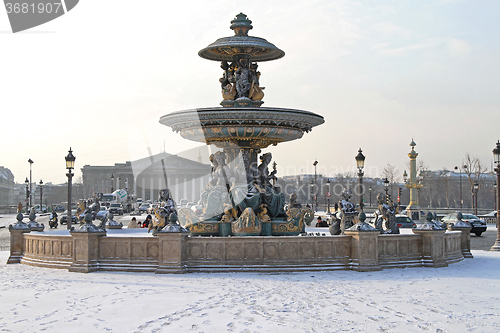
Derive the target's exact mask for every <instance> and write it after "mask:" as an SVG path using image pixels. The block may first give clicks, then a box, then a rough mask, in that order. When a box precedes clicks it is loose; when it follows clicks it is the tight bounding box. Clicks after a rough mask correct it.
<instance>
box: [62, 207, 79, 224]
mask: <svg viewBox="0 0 500 333" xmlns="http://www.w3.org/2000/svg"><path fill="white" fill-rule="evenodd" d="M74 214H75V211H74V210H72V211H71V215H73V216H72V218H71V223H76V215H74ZM59 223H61V224H68V210H65V211H64V213H62V214H61V216H60V218H59Z"/></svg>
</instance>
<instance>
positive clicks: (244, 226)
mask: <svg viewBox="0 0 500 333" xmlns="http://www.w3.org/2000/svg"><path fill="white" fill-rule="evenodd" d="M261 230H262V224H260V222H259V220H258V218H257V215H255V212H254V211H253V209H252V208H250V207H248V208H246V209H245V210H244V211H243V213H241V215H240V217H239V218H238V220H236V221H235V222H233V223H231V232H232V233H233V235H234V234H250V235H260V232H261Z"/></svg>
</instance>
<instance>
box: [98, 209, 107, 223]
mask: <svg viewBox="0 0 500 333" xmlns="http://www.w3.org/2000/svg"><path fill="white" fill-rule="evenodd" d="M106 216H108V208H107V207H106V206H101V208H100V209H99V211H98V212H97V214H95V218H96V219H99V220H101V221H102V220H104V218H105V217H106Z"/></svg>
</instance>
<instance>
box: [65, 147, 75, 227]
mask: <svg viewBox="0 0 500 333" xmlns="http://www.w3.org/2000/svg"><path fill="white" fill-rule="evenodd" d="M64 159H65V160H66V169H68V173H67V174H66V176H67V177H68V215H67V216H66V218H67V224H66V225H67V228H68V230H71V223H72V222H73V214H72V213H71V181H72V179H73V173H72V172H71V170H73V169H74V168H75V160H76V157H75V156H74V155H73V151H72V150H71V147H70V148H69V153H68V155H67V156H66V157H65V158H64Z"/></svg>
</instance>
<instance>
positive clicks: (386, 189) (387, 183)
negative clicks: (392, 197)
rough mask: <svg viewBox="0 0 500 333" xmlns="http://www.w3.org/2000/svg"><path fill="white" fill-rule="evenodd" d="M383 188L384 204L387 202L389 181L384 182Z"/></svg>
mask: <svg viewBox="0 0 500 333" xmlns="http://www.w3.org/2000/svg"><path fill="white" fill-rule="evenodd" d="M384 187H385V202H386V203H388V202H389V194H388V193H387V192H388V191H389V179H387V178H386V179H385V180H384Z"/></svg>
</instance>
